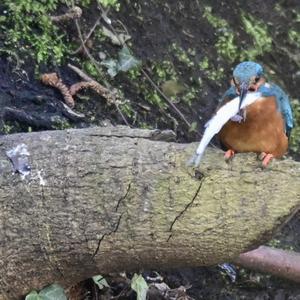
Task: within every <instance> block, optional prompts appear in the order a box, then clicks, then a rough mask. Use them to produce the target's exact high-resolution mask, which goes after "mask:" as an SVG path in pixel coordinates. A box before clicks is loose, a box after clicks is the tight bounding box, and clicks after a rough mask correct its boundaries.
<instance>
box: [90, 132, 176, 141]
mask: <svg viewBox="0 0 300 300" xmlns="http://www.w3.org/2000/svg"><path fill="white" fill-rule="evenodd" d="M88 136H91V137H115V138H131V139H146V140H151V141H174V140H175V138H176V135H175V133H174V132H173V131H170V130H153V131H150V133H148V135H143V134H141V135H138V134H136V135H135V134H133V135H127V134H122V133H120V134H116V133H90V134H89V135H88Z"/></svg>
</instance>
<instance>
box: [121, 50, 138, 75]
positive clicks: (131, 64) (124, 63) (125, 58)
mask: <svg viewBox="0 0 300 300" xmlns="http://www.w3.org/2000/svg"><path fill="white" fill-rule="evenodd" d="M140 63H141V62H140V61H139V60H138V59H136V58H135V57H134V56H132V55H131V53H130V50H129V49H128V47H123V48H122V49H121V51H120V52H119V70H120V71H123V72H126V71H128V70H130V69H133V68H135V67H137V66H139V65H140Z"/></svg>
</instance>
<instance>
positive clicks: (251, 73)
mask: <svg viewBox="0 0 300 300" xmlns="http://www.w3.org/2000/svg"><path fill="white" fill-rule="evenodd" d="M230 82H231V86H230V87H229V88H228V89H227V91H226V92H225V93H224V95H223V97H222V98H221V103H220V105H219V106H218V109H217V111H216V113H215V115H214V116H213V117H212V118H211V119H210V120H209V121H208V122H207V124H206V125H205V127H206V129H205V131H204V135H203V137H202V139H201V141H200V144H199V146H198V148H197V151H196V154H195V155H194V156H193V157H192V159H191V160H190V161H189V165H193V166H195V167H197V166H198V165H199V164H200V161H201V158H202V156H203V153H204V150H205V148H206V146H207V145H208V143H209V142H210V140H211V138H212V137H213V136H214V135H215V134H218V138H219V140H220V144H221V147H222V149H223V150H225V151H226V152H225V160H226V161H228V160H230V159H232V158H233V157H234V155H235V154H236V153H242V152H254V153H257V154H258V157H259V158H260V159H261V160H262V166H263V167H267V166H268V164H269V163H270V161H271V160H272V159H273V158H280V157H282V156H283V155H284V154H285V153H286V152H287V149H288V139H289V136H290V133H291V130H292V128H293V113H292V109H291V105H290V101H289V97H288V95H287V94H286V93H285V92H284V91H283V90H282V89H281V88H280V87H279V86H278V85H276V84H275V83H272V82H268V81H267V79H266V77H265V73H264V69H263V67H262V66H261V65H260V64H259V63H256V62H253V61H244V62H241V63H239V64H238V65H237V66H236V67H235V68H234V70H233V74H232V78H231V81H230Z"/></svg>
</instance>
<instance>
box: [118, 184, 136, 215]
mask: <svg viewBox="0 0 300 300" xmlns="http://www.w3.org/2000/svg"><path fill="white" fill-rule="evenodd" d="M131 184H132V181H131V182H129V184H128V186H127V189H126V192H125V195H124V196H122V197H121V198H120V199H119V200H118V203H117V205H116V209H115V211H116V212H117V211H118V209H119V207H120V204H121V202H122V201H123V200H125V199H126V197H127V196H128V194H129V191H130V188H131Z"/></svg>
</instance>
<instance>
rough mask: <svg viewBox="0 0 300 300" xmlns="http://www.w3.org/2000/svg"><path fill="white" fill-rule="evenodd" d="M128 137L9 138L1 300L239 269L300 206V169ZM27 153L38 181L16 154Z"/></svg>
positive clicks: (119, 131) (0, 171)
mask: <svg viewBox="0 0 300 300" xmlns="http://www.w3.org/2000/svg"><path fill="white" fill-rule="evenodd" d="M160 136H161V135H160V134H159V132H158V131H149V130H137V129H129V128H127V127H122V126H120V127H108V128H89V129H81V130H66V131H53V132H50V131H45V132H39V133H30V134H15V135H10V136H4V137H2V138H1V139H0V149H1V152H0V206H1V210H0V220H1V221H0V228H1V231H0V253H1V257H0V290H1V293H0V295H1V296H0V299H1V297H2V298H3V299H6V298H7V299H14V298H18V297H19V296H20V295H22V294H24V293H27V292H29V290H30V289H33V288H36V289H39V288H41V287H43V286H45V285H47V284H49V283H52V282H58V283H61V284H62V285H64V286H68V285H71V284H74V283H75V282H77V281H80V280H82V279H85V278H88V277H91V276H93V275H95V274H97V273H101V274H105V273H108V272H112V271H121V270H138V269H145V268H169V267H179V266H203V265H211V264H216V263H218V262H222V261H228V260H230V259H232V258H234V257H235V256H237V255H238V254H240V253H242V252H244V251H246V250H249V249H252V248H254V247H256V246H258V245H259V244H262V243H263V242H265V241H266V240H267V239H268V238H270V236H271V234H272V232H273V231H274V229H276V228H277V227H278V226H279V225H280V224H281V223H282V222H283V221H284V220H285V219H286V218H287V217H288V216H290V215H291V214H292V213H293V212H295V210H296V209H297V207H298V205H299V204H300V188H299V186H300V164H299V163H297V162H294V161H291V160H288V159H285V160H283V161H273V162H272V164H271V166H270V167H269V168H268V169H262V168H261V167H260V162H258V161H257V160H256V156H255V155H254V154H243V155H242V154H241V155H237V156H236V157H235V158H234V160H233V162H232V163H231V164H226V163H225V162H224V160H223V157H222V156H223V154H222V152H221V151H219V150H214V149H208V151H207V153H206V155H205V157H204V159H203V164H202V165H201V167H200V169H199V171H197V172H195V170H192V169H190V168H187V167H186V161H187V160H188V158H189V157H190V156H191V155H192V153H193V151H195V148H196V144H176V143H171V142H165V141H160V140H159V139H160ZM21 143H24V144H26V145H27V147H28V151H29V153H30V156H29V160H30V165H31V167H32V170H31V173H30V174H29V175H28V176H26V177H25V179H22V178H21V176H20V175H19V174H16V173H14V172H13V167H12V164H11V162H10V161H9V159H8V158H7V156H6V154H5V152H6V151H7V150H10V149H12V148H13V147H15V146H17V145H18V144H21Z"/></svg>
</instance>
